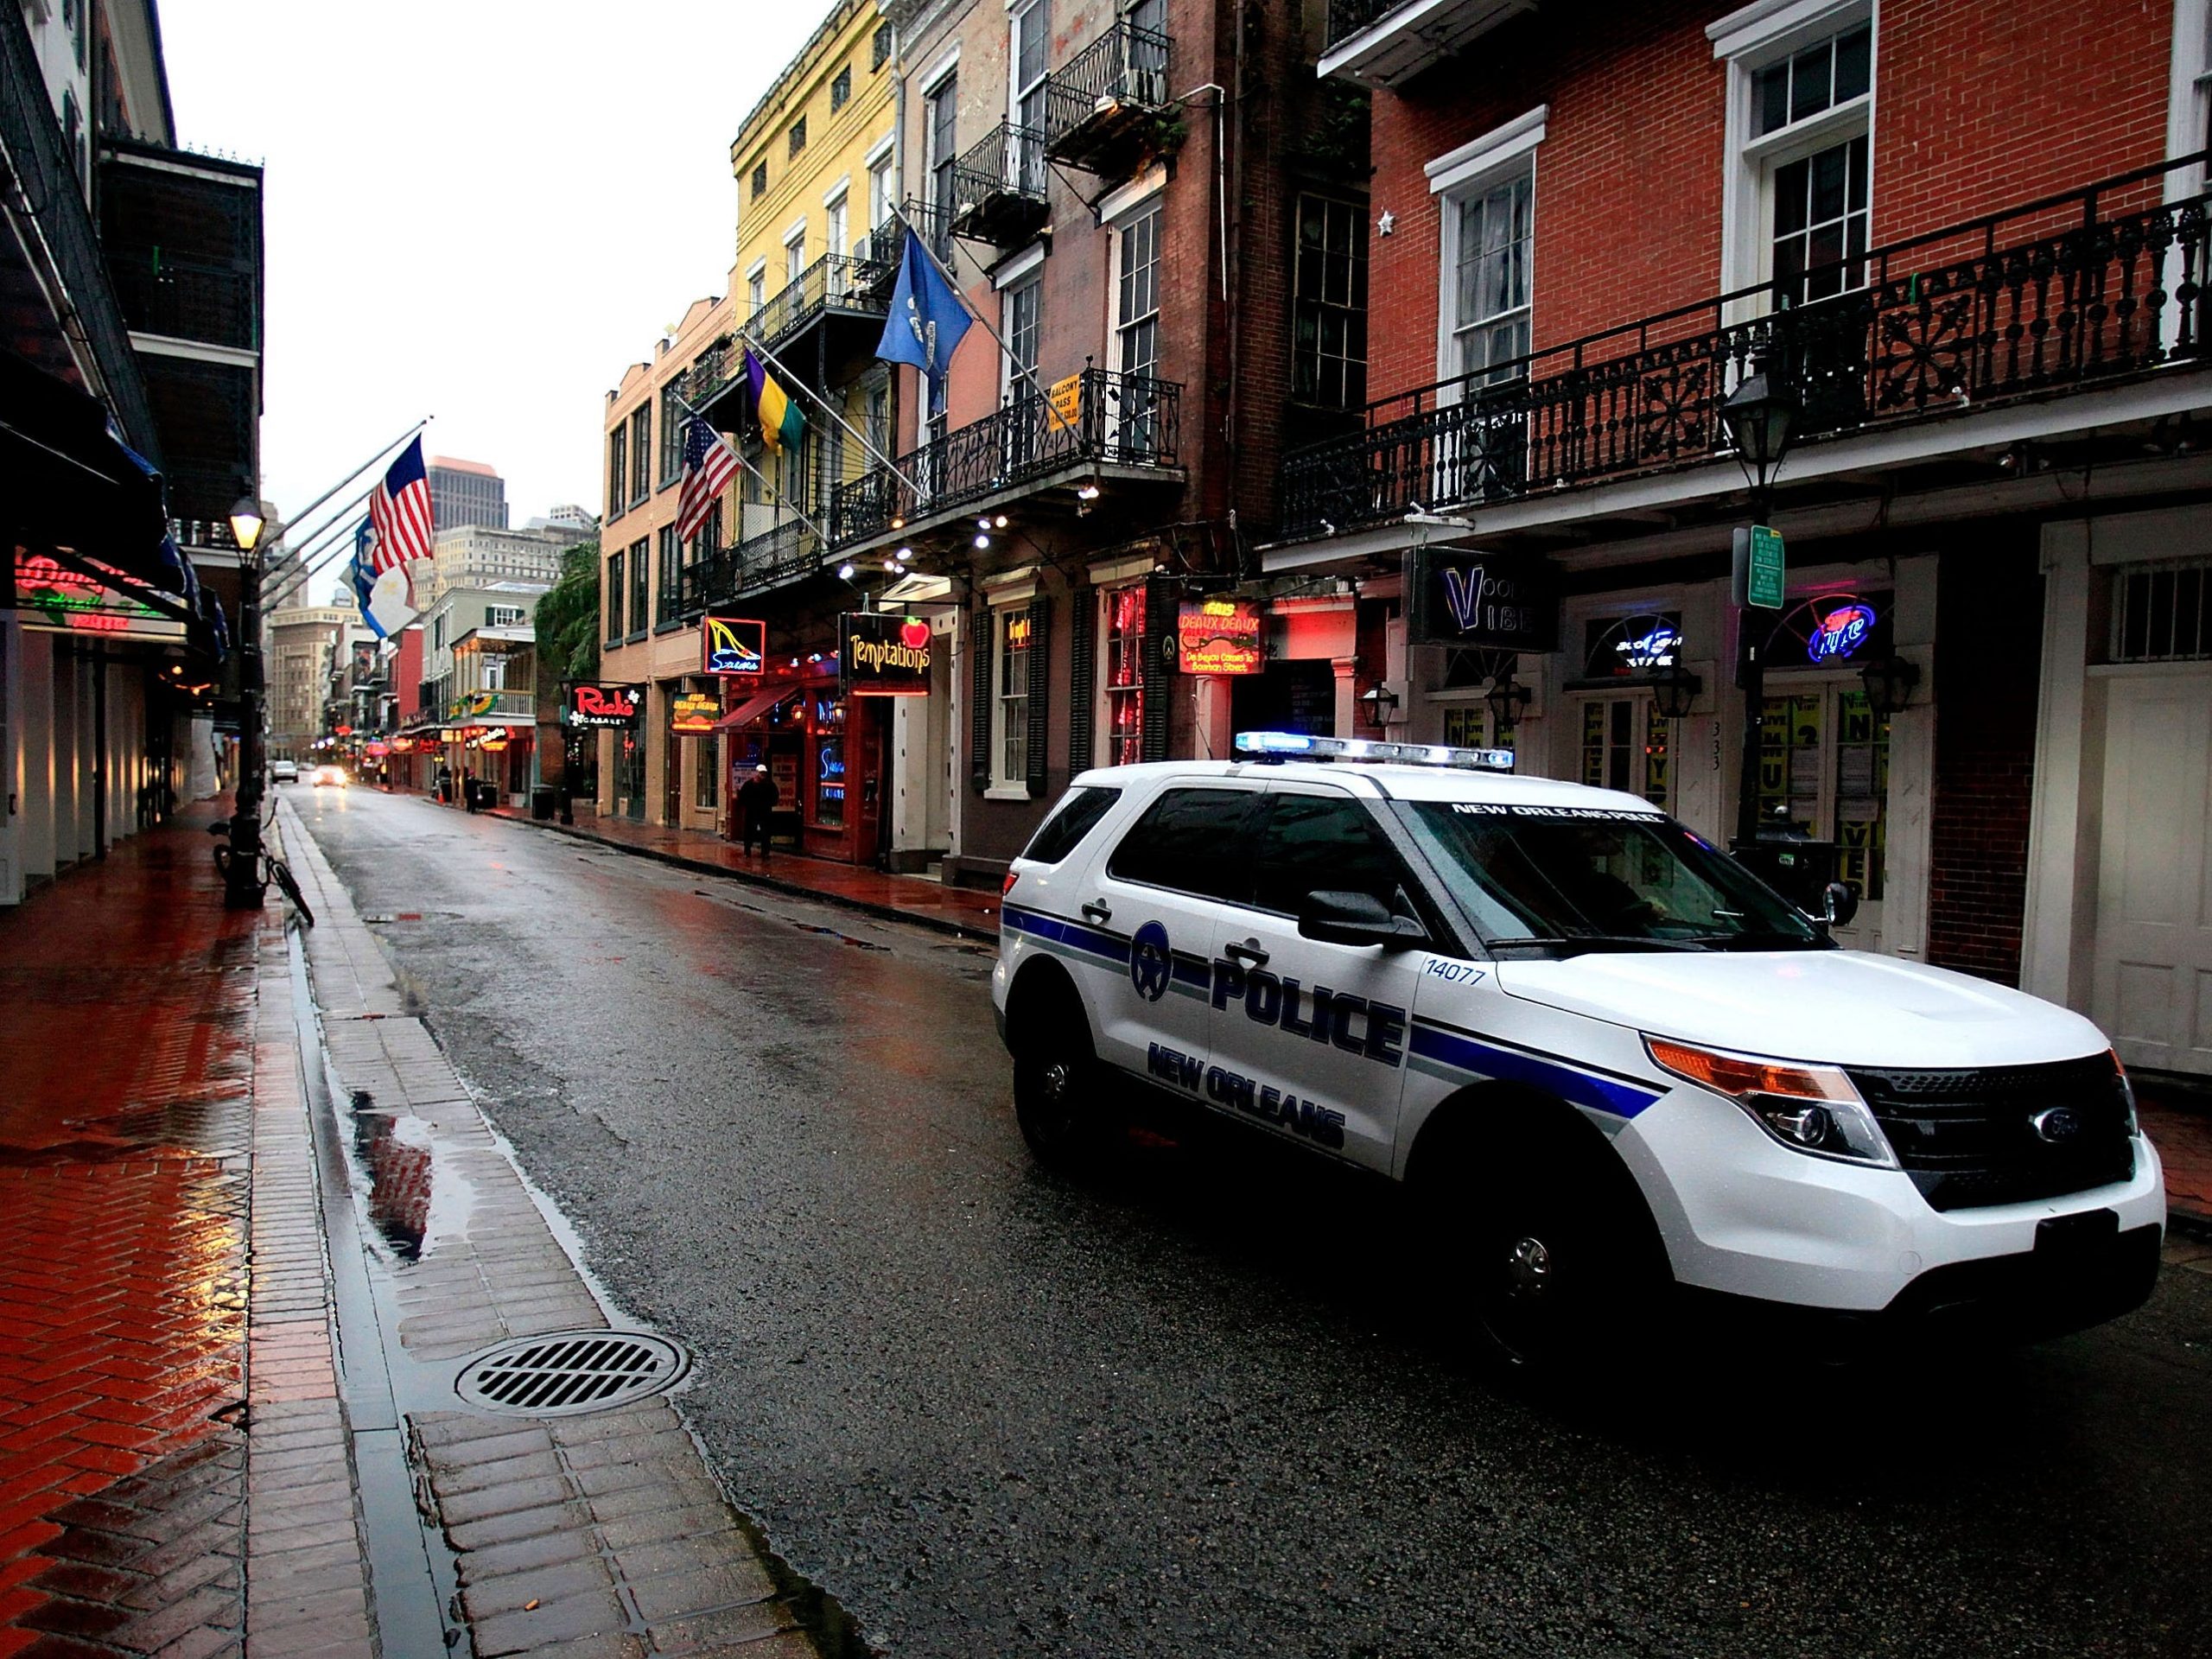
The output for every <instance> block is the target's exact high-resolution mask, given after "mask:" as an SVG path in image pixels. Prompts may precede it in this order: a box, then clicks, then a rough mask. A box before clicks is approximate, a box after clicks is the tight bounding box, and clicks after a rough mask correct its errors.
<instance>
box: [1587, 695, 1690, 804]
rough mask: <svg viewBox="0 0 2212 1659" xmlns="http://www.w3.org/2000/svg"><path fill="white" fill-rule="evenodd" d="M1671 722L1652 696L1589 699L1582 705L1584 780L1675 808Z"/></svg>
mask: <svg viewBox="0 0 2212 1659" xmlns="http://www.w3.org/2000/svg"><path fill="white" fill-rule="evenodd" d="M1668 724H1669V722H1668V721H1667V719H1666V717H1665V716H1664V715H1662V714H1661V713H1660V712H1659V708H1658V705H1657V704H1656V702H1653V701H1652V699H1651V698H1650V697H1649V696H1629V697H1592V698H1591V699H1589V700H1588V701H1587V702H1585V703H1584V704H1583V705H1582V772H1581V777H1582V781H1583V782H1584V783H1586V784H1588V785H1592V787H1593V788H1597V789H1618V790H1623V791H1626V792H1627V793H1629V794H1630V795H1641V796H1642V797H1643V798H1644V799H1645V800H1647V801H1649V802H1650V803H1651V804H1653V805H1654V806H1656V807H1659V808H1661V809H1662V810H1671V809H1672V807H1673V804H1674V792H1675V776H1674V751H1673V745H1672V742H1671V739H1670V734H1669V731H1668V729H1667V728H1668Z"/></svg>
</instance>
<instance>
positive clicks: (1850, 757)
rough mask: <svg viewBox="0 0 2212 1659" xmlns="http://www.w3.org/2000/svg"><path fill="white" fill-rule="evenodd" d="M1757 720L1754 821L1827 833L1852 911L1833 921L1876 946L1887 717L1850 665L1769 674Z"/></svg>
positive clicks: (1884, 853)
mask: <svg viewBox="0 0 2212 1659" xmlns="http://www.w3.org/2000/svg"><path fill="white" fill-rule="evenodd" d="M1767 688H1768V695H1767V697H1766V702H1765V705H1764V717H1763V718H1762V720H1761V721H1760V723H1759V822H1760V823H1761V824H1762V825H1769V826H1771V825H1774V824H1777V823H1787V824H1789V825H1790V826H1791V827H1793V828H1795V829H1797V830H1799V831H1800V832H1802V833H1803V834H1805V835H1808V836H1814V837H1815V838H1816V839H1818V840H1821V841H1833V842H1835V849H1836V853H1835V863H1836V868H1835V879H1836V880H1839V881H1840V882H1842V883H1843V884H1844V885H1845V886H1846V887H1849V888H1850V889H1851V890H1852V891H1853V893H1857V894H1858V895H1859V913H1858V914H1857V915H1856V916H1854V917H1853V918H1852V919H1851V923H1850V925H1848V926H1838V927H1836V928H1835V929H1834V934H1835V938H1836V941H1837V943H1839V944H1845V945H1848V946H1850V947H1851V948H1852V949H1853V950H1880V949H1881V948H1882V899H1883V894H1884V893H1885V890H1886V888H1887V887H1888V884H1889V868H1888V867H1889V796H1890V722H1889V721H1888V720H1886V719H1877V718H1875V715H1874V710H1873V707H1872V704H1871V703H1870V702H1868V701H1867V697H1866V688H1865V687H1864V686H1863V685H1861V684H1860V683H1859V679H1858V677H1857V676H1855V675H1834V674H1827V675H1809V674H1796V675H1773V676H1770V677H1769V679H1768V681H1767Z"/></svg>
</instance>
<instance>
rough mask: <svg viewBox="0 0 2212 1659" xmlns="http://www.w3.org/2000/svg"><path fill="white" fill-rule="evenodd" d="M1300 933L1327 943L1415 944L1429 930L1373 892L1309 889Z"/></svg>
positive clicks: (1422, 940) (1301, 913) (1300, 915)
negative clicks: (1395, 911)
mask: <svg viewBox="0 0 2212 1659" xmlns="http://www.w3.org/2000/svg"><path fill="white" fill-rule="evenodd" d="M1298 935H1299V937H1300V938H1305V939H1319V940H1320V941H1321V942H1322V943H1323V944H1380V945H1400V946H1404V945H1415V944H1427V943H1428V931H1427V929H1426V928H1424V927H1422V926H1421V924H1420V923H1419V922H1417V921H1414V919H1413V918H1411V917H1409V916H1397V915H1394V914H1392V913H1391V911H1390V907H1389V906H1388V905H1386V904H1384V903H1383V901H1382V900H1381V899H1377V898H1376V897H1375V895H1374V894H1372V893H1338V892H1332V891H1327V890H1324V891H1322V892H1319V893H1307V894H1306V902H1305V903H1304V904H1302V905H1300V906H1299V907H1298Z"/></svg>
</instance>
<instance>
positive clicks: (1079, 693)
mask: <svg viewBox="0 0 2212 1659" xmlns="http://www.w3.org/2000/svg"><path fill="white" fill-rule="evenodd" d="M1068 603H1069V604H1070V605H1071V606H1072V607H1074V609H1073V610H1072V611H1071V613H1069V617H1068V776H1069V777H1071V778H1072V777H1074V776H1075V774H1076V773H1077V772H1088V771H1090V742H1091V734H1092V732H1093V731H1094V730H1095V729H1096V726H1097V723H1098V710H1097V709H1096V708H1094V707H1093V706H1092V704H1091V699H1092V698H1093V697H1095V696H1096V695H1097V688H1096V686H1095V685H1094V684H1093V683H1092V682H1093V681H1094V680H1095V678H1096V658H1097V647H1096V636H1095V635H1094V633H1093V632H1092V630H1093V629H1094V628H1096V626H1097V621H1098V601H1097V597H1096V594H1094V593H1092V592H1091V591H1090V589H1088V588H1077V589H1076V591H1075V593H1074V594H1072V595H1071V597H1070V599H1069V601H1068Z"/></svg>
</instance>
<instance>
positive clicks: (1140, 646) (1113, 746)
mask: <svg viewBox="0 0 2212 1659" xmlns="http://www.w3.org/2000/svg"><path fill="white" fill-rule="evenodd" d="M1101 603H1102V604H1103V606H1104V607H1105V608H1104V611H1103V618H1102V620H1103V626H1102V628H1101V630H1100V639H1101V642H1102V644H1103V647H1104V649H1103V651H1102V652H1100V657H1101V658H1102V659H1103V660H1102V662H1101V664H1100V666H1101V667H1102V668H1103V670H1104V672H1103V675H1102V676H1101V679H1102V682H1103V683H1102V684H1101V686H1100V688H1099V696H1100V699H1101V702H1102V703H1103V709H1102V711H1101V712H1102V715H1103V720H1102V724H1103V727H1104V730H1105V738H1106V741H1105V746H1104V747H1105V753H1104V754H1103V757H1102V758H1101V760H1100V762H1099V764H1100V765H1102V766H1135V764H1136V763H1137V762H1138V761H1139V760H1142V759H1143V758H1144V584H1143V583H1142V582H1135V583H1132V584H1131V585H1130V586H1128V587H1127V588H1109V589H1108V590H1107V592H1106V593H1105V594H1103V596H1102V598H1101Z"/></svg>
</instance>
